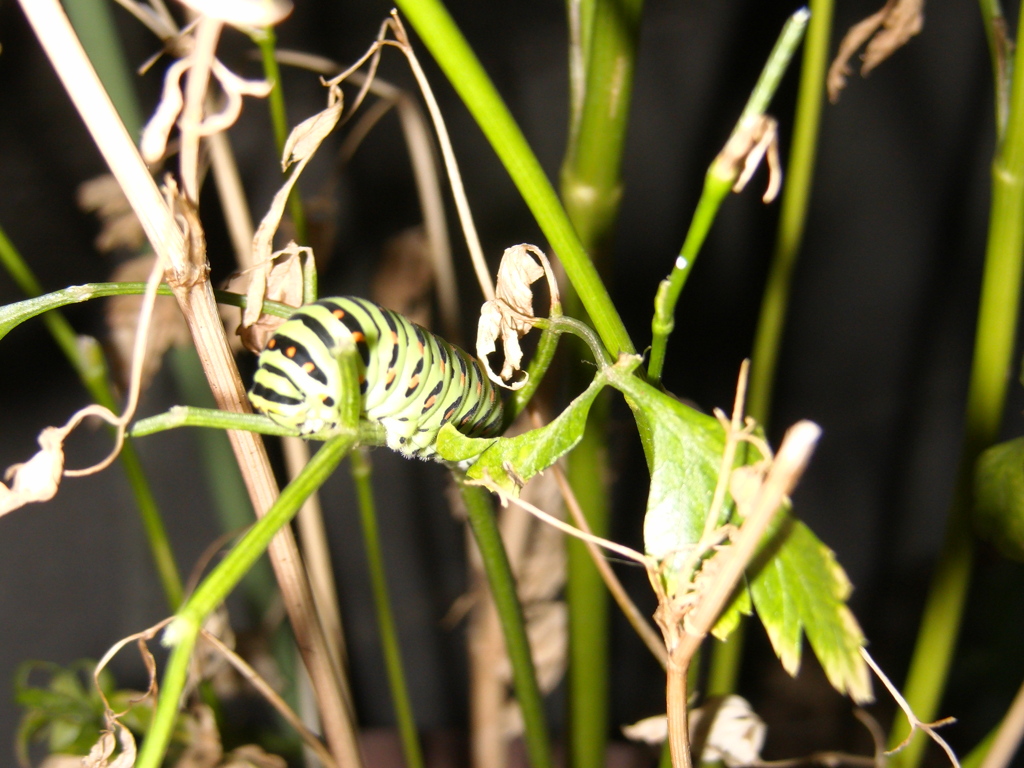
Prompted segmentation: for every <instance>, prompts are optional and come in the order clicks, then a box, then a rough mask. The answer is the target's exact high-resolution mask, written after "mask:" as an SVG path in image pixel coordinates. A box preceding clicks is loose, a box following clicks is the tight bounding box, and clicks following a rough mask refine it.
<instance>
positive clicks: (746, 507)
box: [729, 462, 769, 519]
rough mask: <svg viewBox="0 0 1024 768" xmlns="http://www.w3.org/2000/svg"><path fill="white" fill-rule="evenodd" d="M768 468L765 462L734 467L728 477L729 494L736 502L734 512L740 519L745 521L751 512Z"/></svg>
mask: <svg viewBox="0 0 1024 768" xmlns="http://www.w3.org/2000/svg"><path fill="white" fill-rule="evenodd" d="M768 466H769V465H768V463H767V462H760V463H758V464H748V465H746V466H742V467H736V468H735V469H734V470H733V471H732V474H731V475H730V476H729V493H730V495H731V496H732V498H733V500H734V501H735V502H736V512H737V514H738V515H739V517H740V518H741V519H746V518H747V517H748V516H749V515H750V513H751V512H753V510H754V506H755V503H756V501H757V494H758V492H759V491H760V490H761V486H762V485H763V484H764V479H765V475H766V474H767V472H768Z"/></svg>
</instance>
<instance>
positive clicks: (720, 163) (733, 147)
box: [712, 115, 782, 203]
mask: <svg viewBox="0 0 1024 768" xmlns="http://www.w3.org/2000/svg"><path fill="white" fill-rule="evenodd" d="M778 133H779V132H778V123H777V122H776V120H775V118H773V117H771V116H770V115H754V116H753V117H752V118H748V119H747V120H745V121H744V122H743V123H742V124H740V125H739V126H738V127H737V128H736V130H735V131H733V133H732V135H731V136H730V137H729V140H728V141H727V142H726V143H725V146H724V147H723V148H722V151H721V152H719V153H718V156H717V157H716V158H715V161H714V163H713V166H712V167H713V168H714V172H715V174H716V175H717V176H718V177H719V178H723V179H731V180H733V187H732V190H733V192H741V191H742V190H743V188H744V187H745V186H746V185H747V182H748V181H750V177H751V176H753V175H754V171H756V170H757V167H758V166H759V165H760V164H761V160H762V158H765V157H767V160H768V187H767V189H766V190H765V193H764V195H762V197H761V199H762V200H763V201H764V202H766V203H770V202H771V201H772V200H774V199H775V197H776V196H777V195H778V193H779V190H780V189H781V188H782V164H781V163H780V162H779V136H778Z"/></svg>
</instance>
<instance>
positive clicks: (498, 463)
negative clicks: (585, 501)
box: [437, 358, 639, 496]
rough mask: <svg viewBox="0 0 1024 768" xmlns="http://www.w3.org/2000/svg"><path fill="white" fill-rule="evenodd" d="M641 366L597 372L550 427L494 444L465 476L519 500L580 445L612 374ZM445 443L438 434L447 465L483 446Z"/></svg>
mask: <svg viewBox="0 0 1024 768" xmlns="http://www.w3.org/2000/svg"><path fill="white" fill-rule="evenodd" d="M638 363H639V359H638V358H636V359H634V358H628V359H627V360H626V361H625V362H623V363H622V364H621V368H613V367H608V368H605V369H603V370H601V371H598V373H597V375H596V376H595V377H594V380H593V381H592V382H591V383H590V386H589V387H587V388H586V389H585V390H584V391H583V393H582V394H580V395H579V396H578V397H577V398H576V399H575V400H573V401H572V402H571V403H570V404H569V406H568V407H567V408H566V409H565V410H564V411H562V413H560V414H559V415H558V417H557V418H555V419H554V420H553V421H551V423H549V424H546V425H545V426H543V427H541V428H540V429H532V430H530V431H529V432H524V433H523V434H521V435H516V436H515V437H507V438H506V437H502V438H497V439H495V440H493V441H492V443H493V444H492V445H490V447H487V448H486V449H485V450H484V451H483V452H481V453H480V456H479V458H478V459H477V460H476V461H475V462H474V463H473V465H472V466H471V467H470V468H469V469H468V470H467V472H466V476H467V477H469V478H470V479H472V480H479V481H484V482H485V484H486V485H487V486H488V487H490V488H492V489H495V490H500V491H502V492H504V493H507V494H509V495H512V496H518V495H519V488H520V485H521V483H522V482H525V481H526V480H529V479H530V478H531V477H533V476H534V475H537V474H538V473H540V472H543V471H544V470H545V469H547V468H548V467H550V466H551V465H552V464H554V463H555V462H556V461H558V459H559V458H561V457H562V456H564V455H565V454H567V453H568V452H569V451H571V450H572V449H573V448H574V447H575V446H576V444H577V443H578V442H579V441H580V438H581V437H582V436H583V430H584V428H585V427H586V424H587V416H588V415H589V413H590V406H591V405H593V403H594V399H595V398H596V397H597V395H598V393H599V392H600V391H601V390H602V389H603V388H604V387H605V386H606V385H607V383H608V376H609V372H610V371H612V370H621V371H632V370H633V369H634V368H636V366H637V364H638ZM444 431H445V430H442V432H444ZM444 440H445V442H444V443H443V444H442V441H441V433H438V442H437V452H438V454H439V455H440V456H442V457H443V458H444V459H446V460H448V461H460V460H463V459H452V458H449V456H450V455H451V456H456V455H459V456H465V454H466V452H468V450H470V449H471V448H473V447H476V446H478V445H479V442H480V441H477V442H476V443H475V444H474V443H470V442H465V439H464V440H463V441H460V440H457V439H455V438H454V436H453V435H452V434H451V432H450V431H447V433H446V434H445V436H444ZM466 458H469V457H466ZM509 470H511V472H510V471H509Z"/></svg>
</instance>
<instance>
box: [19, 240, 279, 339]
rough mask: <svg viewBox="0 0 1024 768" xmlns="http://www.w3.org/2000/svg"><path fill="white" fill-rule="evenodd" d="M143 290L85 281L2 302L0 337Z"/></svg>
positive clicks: (222, 298)
mask: <svg viewBox="0 0 1024 768" xmlns="http://www.w3.org/2000/svg"><path fill="white" fill-rule="evenodd" d="M0 250H2V249H0ZM145 290H146V284H145V283H86V284H85V285H72V286H69V287H68V288H62V289H61V290H59V291H51V292H50V293H45V294H42V295H40V296H37V297H35V298H32V299H25V300H24V301H16V302H14V303H13V304H5V305H4V306H2V307H0V339H2V338H3V337H4V336H6V335H7V334H8V333H10V332H11V330H12V329H14V328H17V327H18V326H19V325H20V324H21V323H23V322H25V321H26V320H30V319H31V318H33V317H36V316H37V315H42V314H44V313H46V312H49V311H51V310H54V309H57V308H58V307H65V306H67V305H69V304H80V303H81V302H83V301H91V300H92V299H102V298H105V297H107V296H129V295H135V294H141V293H145ZM156 292H157V295H158V296H173V295H174V294H173V292H172V291H171V289H170V288H168V287H167V286H166V285H164V284H161V285H160V286H159V287H158V288H157V291H156ZM213 295H214V297H215V298H216V299H217V303H218V304H227V305H228V306H232V307H245V305H246V299H245V296H242V295H241V294H238V293H231V292H230V291H216V290H215V291H214V292H213ZM262 311H263V313H265V314H270V315H275V316H276V317H289V316H290V315H291V314H292V313H293V312H295V307H290V306H288V305H287V304H281V303H280V302H277V301H264V302H263V309H262Z"/></svg>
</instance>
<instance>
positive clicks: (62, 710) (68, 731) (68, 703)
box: [14, 659, 151, 765]
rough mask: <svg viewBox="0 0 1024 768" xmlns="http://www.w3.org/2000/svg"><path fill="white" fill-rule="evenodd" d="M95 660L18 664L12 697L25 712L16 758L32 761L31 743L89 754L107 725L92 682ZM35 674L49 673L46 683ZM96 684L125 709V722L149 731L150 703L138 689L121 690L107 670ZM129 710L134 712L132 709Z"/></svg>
mask: <svg viewBox="0 0 1024 768" xmlns="http://www.w3.org/2000/svg"><path fill="white" fill-rule="evenodd" d="M95 669H96V662H94V661H91V660H89V659H82V660H80V661H76V662H74V663H72V664H69V665H68V666H67V667H61V666H60V665H57V664H52V663H49V662H45V661H26V662H25V663H23V664H22V665H21V666H20V667H19V668H18V673H17V676H16V678H15V681H14V698H15V700H16V701H17V703H18V705H19V706H20V707H21V708H22V709H23V710H24V713H23V714H22V717H21V723H20V724H19V726H18V731H17V734H16V737H15V751H16V753H17V757H18V762H19V763H20V764H22V765H28V764H29V754H28V753H29V746H30V744H31V742H33V741H35V742H39V741H45V742H46V746H47V752H48V754H70V755H86V754H88V753H89V750H90V748H92V745H93V744H94V743H95V742H96V737H97V734H99V733H100V731H102V730H103V729H104V727H105V725H104V717H103V715H104V705H103V699H102V698H101V697H100V694H99V691H97V690H96V686H95V685H93V673H94V671H95ZM34 675H48V679H47V680H46V682H45V683H43V684H35V683H33V682H32V681H31V679H30V678H32V677H33V676H34ZM98 682H99V686H100V689H101V690H102V691H103V694H104V695H105V696H106V697H107V700H108V701H109V702H110V706H111V707H112V708H113V709H114V710H115V711H118V712H127V714H126V715H125V717H123V718H122V723H123V724H124V725H125V726H127V727H128V728H129V729H130V730H132V731H133V732H135V733H136V734H138V733H142V732H143V731H144V730H145V724H146V722H148V720H149V714H150V712H151V707H150V705H149V704H148V702H140V703H136V702H138V701H139V700H140V699H142V698H143V694H142V693H140V692H139V691H132V690H117V689H115V687H114V679H113V676H112V675H111V674H110V673H109V672H107V671H106V670H104V671H102V672H101V673H100V674H99V677H98ZM129 710H130V711H129Z"/></svg>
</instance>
